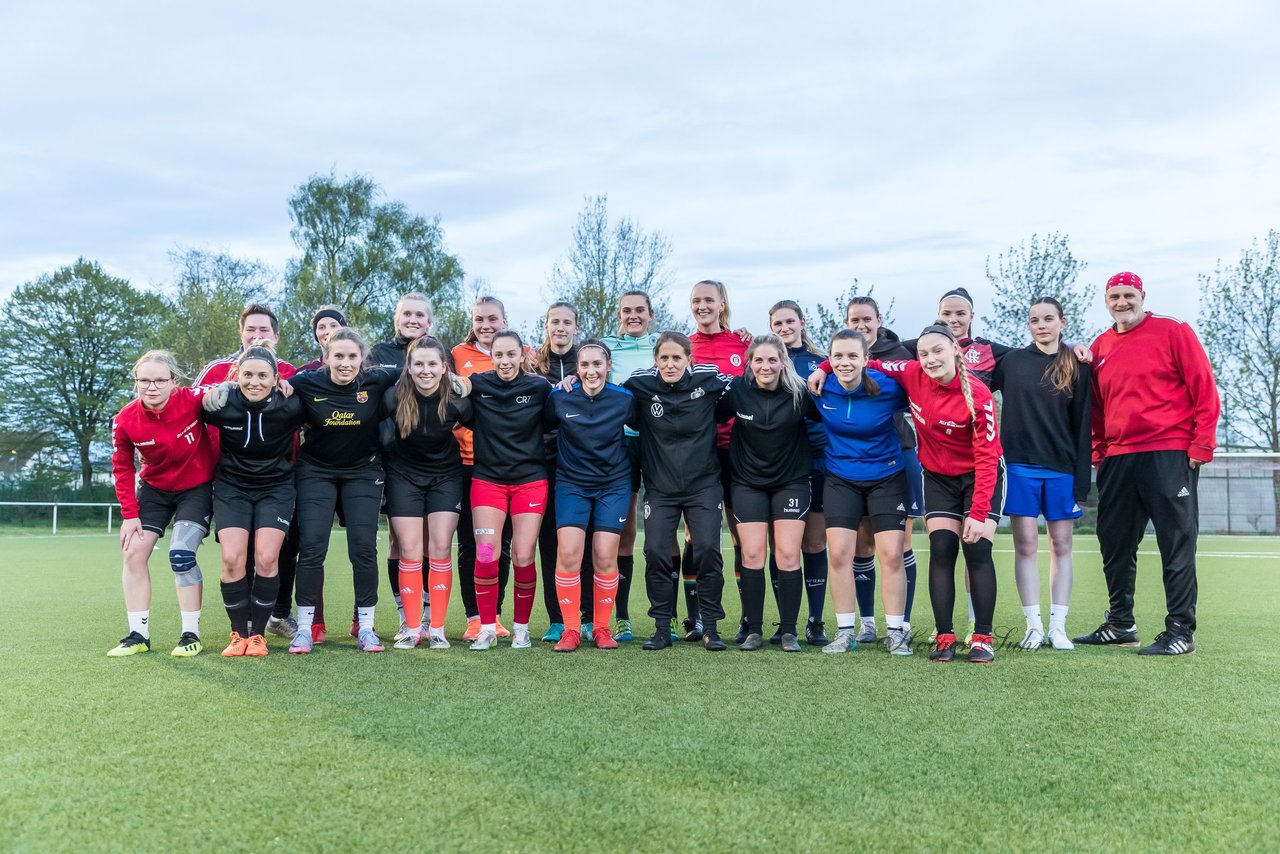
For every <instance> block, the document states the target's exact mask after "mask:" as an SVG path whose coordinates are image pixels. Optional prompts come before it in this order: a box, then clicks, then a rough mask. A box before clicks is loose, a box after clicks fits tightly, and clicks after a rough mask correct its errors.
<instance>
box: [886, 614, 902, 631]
mask: <svg viewBox="0 0 1280 854" xmlns="http://www.w3.org/2000/svg"><path fill="white" fill-rule="evenodd" d="M884 624H885V626H886V627H888V628H890V629H900V628H902V615H901V614H885V615H884Z"/></svg>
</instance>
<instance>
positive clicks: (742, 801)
mask: <svg viewBox="0 0 1280 854" xmlns="http://www.w3.org/2000/svg"><path fill="white" fill-rule="evenodd" d="M342 546H343V544H342V542H341V535H338V536H336V537H335V542H334V550H333V551H332V552H331V559H330V564H329V566H330V570H329V581H328V586H327V591H326V593H327V596H328V600H329V609H330V610H331V612H332V614H334V615H335V616H336V615H342V614H344V613H349V608H350V606H351V589H350V580H349V575H348V574H346V573H345V572H343V570H342V569H341V566H342V564H341V562H340V560H339V559H338V556H340V555H343V554H344V553H345V551H344V549H343V547H342ZM384 546H385V541H384ZM1149 547H1154V544H1153V543H1152V544H1149ZM998 548H1003V549H1008V548H1009V543H1008V540H1007V539H1003V540H1002V541H1001V543H1000V544H999V545H998ZM0 552H2V553H3V555H4V559H3V560H2V561H0V585H2V589H3V596H0V651H3V658H2V659H0V662H2V663H0V667H2V668H3V678H2V679H0V698H2V699H3V701H4V714H3V717H2V718H0V742H2V743H3V744H4V746H5V751H4V758H3V767H2V769H0V771H2V772H3V773H0V849H4V850H30V851H45V850H50V849H58V850H68V849H80V850H94V851H96V850H119V851H175V850H200V851H205V850H210V851H212V850H217V851H266V850H270V849H272V848H275V847H277V846H280V845H287V846H289V847H290V848H297V849H299V850H315V851H333V850H354V849H363V850H395V849H404V850H409V849H417V848H422V849H425V850H441V851H452V850H513V851H514V850H526V851H527V850H536V851H546V850H569V849H579V850H581V849H587V848H596V849H604V850H623V849H639V850H677V849H683V850H690V849H692V850H707V851H723V850H729V849H738V850H824V851H834V850H838V849H843V850H889V849H928V850H941V849H950V850H977V849H987V850H991V849H996V850H1000V849H1006V850H1007V849H1013V850H1030V849H1036V850H1101V849H1108V850H1124V849H1128V850H1142V851H1146V850H1175V849H1176V850H1179V851H1189V850H1191V851H1193V850H1203V849H1210V848H1214V849H1228V848H1234V849H1242V850H1262V849H1272V850H1274V849H1275V848H1276V847H1277V845H1278V844H1280V819H1278V818H1277V811H1276V804H1277V803H1280V748H1278V747H1277V733H1280V727H1278V726H1277V725H1278V724H1280V715H1278V714H1277V709H1278V706H1280V702H1278V701H1280V690H1278V688H1280V680H1278V679H1277V677H1276V668H1277V656H1276V652H1275V649H1276V647H1275V643H1274V631H1275V626H1276V622H1275V613H1276V605H1277V603H1280V541H1277V540H1276V539H1226V538H1204V539H1203V540H1202V542H1201V552H1202V560H1201V564H1200V610H1199V620H1200V625H1201V629H1200V631H1199V633H1198V635H1197V638H1196V640H1197V645H1198V646H1199V651H1198V652H1197V653H1196V654H1195V655H1192V656H1184V657H1181V658H1175V659H1144V658H1139V657H1138V656H1136V655H1135V654H1134V652H1133V650H1119V649H1102V650H1090V649H1081V650H1077V651H1076V652H1074V653H1055V652H1053V651H1040V652H1034V653H1030V652H1022V651H1019V650H1017V649H1002V650H1000V651H999V653H998V656H999V657H998V660H997V662H996V664H995V665H994V666H992V667H985V668H981V667H973V666H970V665H966V664H962V663H956V664H953V665H949V666H943V665H936V664H931V663H930V662H929V661H927V660H926V658H925V656H924V655H922V654H917V655H916V656H914V657H913V658H910V659H897V658H891V657H890V656H889V655H887V654H886V653H885V652H884V651H883V648H882V647H880V646H878V645H877V646H876V647H875V648H865V647H864V648H861V649H859V650H858V651H857V652H855V653H852V654H849V655H845V656H838V657H830V656H825V655H822V654H820V653H819V652H818V651H817V649H815V648H806V651H805V652H804V653H803V654H801V655H784V654H782V653H779V652H777V651H776V650H774V649H769V650H766V651H762V652H759V653H756V654H753V655H746V654H743V653H741V652H738V651H736V650H732V649H731V650H730V651H729V652H726V653H723V654H720V655H712V654H710V653H707V652H705V651H703V650H702V649H701V647H700V646H693V645H681V646H680V647H678V648H676V649H673V650H668V651H665V652H662V653H644V652H642V651H641V650H640V649H639V645H638V643H637V644H631V645H624V648H623V649H621V650H619V651H617V652H616V653H604V652H599V651H596V650H594V649H584V650H582V651H580V652H578V653H577V654H574V655H555V654H553V653H552V652H550V650H549V649H548V648H547V647H546V646H542V647H541V648H535V649H533V650H530V651H527V652H517V651H513V650H511V649H509V648H506V647H503V648H501V649H499V650H497V651H492V652H489V653H487V654H485V655H479V654H476V653H471V652H469V651H468V650H467V649H466V647H465V645H462V644H455V646H454V648H453V649H451V650H448V651H446V652H431V651H429V650H427V649H425V648H422V649H419V650H415V651H412V652H400V651H392V650H390V649H389V650H388V652H387V653H385V654H382V655H362V654H360V653H357V652H356V651H355V649H354V647H353V645H352V641H351V639H350V638H348V637H346V636H345V631H344V627H343V622H344V621H343V620H341V619H335V618H331V628H332V629H333V630H334V631H333V634H332V635H331V637H334V640H332V641H331V642H330V643H329V644H327V645H325V646H324V647H321V648H319V649H318V650H317V652H316V653H314V654H313V655H311V656H308V657H306V658H294V657H291V656H288V655H286V654H284V644H283V642H282V641H279V640H278V639H274V638H273V639H272V640H271V650H272V652H271V655H270V656H269V657H268V658H266V659H263V660H249V659H234V660H224V659H222V658H220V657H219V656H218V654H217V653H218V651H219V650H220V649H221V647H222V645H223V639H224V638H225V636H226V632H227V630H228V624H227V618H226V614H225V612H223V611H222V608H221V601H220V599H219V596H218V592H217V585H216V583H214V584H209V585H207V586H206V593H205V610H204V621H203V632H204V637H205V642H206V644H207V649H206V652H205V653H204V654H202V655H201V656H199V657H198V658H195V659H189V660H186V659H174V658H171V657H169V656H168V654H167V651H168V649H169V648H170V647H171V646H172V644H173V642H174V641H175V640H176V638H177V634H178V614H177V606H176V602H175V598H174V593H173V587H172V584H171V583H170V581H169V578H168V576H169V572H168V569H167V568H166V566H165V561H164V560H163V555H162V554H157V556H156V558H155V559H154V560H153V571H152V577H153V580H154V582H155V589H156V601H155V603H154V604H153V607H152V623H153V630H152V637H153V640H154V641H155V645H156V651H154V652H152V653H151V654H149V655H144V656H140V657H134V658H126V659H108V658H106V657H105V655H104V653H105V651H106V650H107V648H108V647H110V646H112V645H113V644H114V643H115V642H116V641H117V640H118V639H119V638H120V637H121V636H122V635H123V634H124V631H125V630H124V613H123V604H122V601H121V595H120V589H119V570H118V565H119V558H118V550H117V547H116V540H115V538H114V537H111V536H107V535H104V534H92V535H59V536H58V537H48V536H43V537H35V536H26V537H22V536H10V537H4V538H0ZM1077 555H1078V559H1077V583H1076V592H1075V596H1074V600H1073V602H1072V605H1073V608H1072V613H1071V618H1070V621H1069V625H1068V629H1069V631H1070V632H1071V633H1072V634H1076V633H1080V632H1083V631H1086V630H1088V629H1092V628H1093V627H1094V626H1095V625H1096V624H1097V622H1098V621H1099V619H1100V617H1101V614H1102V610H1103V608H1104V607H1105V593H1104V587H1103V584H1102V579H1101V571H1100V568H1099V560H1098V558H1097V548H1096V543H1095V542H1094V541H1093V539H1092V537H1081V538H1080V539H1079V540H1078V541H1077ZM1011 563H1012V555H1011V554H1009V553H1008V552H1007V551H1006V552H1004V553H1001V554H998V555H997V566H998V568H999V571H1000V583H1001V591H1000V605H999V608H998V611H997V620H996V623H997V627H1004V628H1005V629H1006V630H1008V631H1010V632H1012V633H1013V634H1014V640H1016V639H1018V638H1020V637H1021V627H1022V615H1021V612H1020V611H1019V608H1018V600H1017V596H1016V593H1015V590H1014V586H1013V581H1012V568H1011ZM202 564H204V565H205V567H206V575H209V576H212V577H214V578H216V571H212V570H211V569H210V568H211V567H213V566H214V565H215V564H216V551H215V549H214V548H211V547H210V546H208V545H206V547H205V549H204V550H203V551H202ZM1159 574H1160V570H1159V563H1158V559H1157V558H1156V557H1155V556H1154V555H1144V556H1143V557H1142V559H1141V568H1140V575H1139V590H1138V595H1139V602H1138V625H1139V629H1140V630H1141V632H1142V636H1143V639H1144V640H1147V639H1149V638H1151V637H1153V636H1154V635H1155V633H1156V632H1157V631H1158V630H1160V629H1161V628H1163V624H1162V617H1163V613H1164V609H1163V593H1162V591H1161V586H1160V581H1159ZM922 579H923V575H922ZM384 585H385V582H384ZM1046 590H1047V586H1046ZM726 593H727V594H728V599H729V600H732V599H733V595H732V585H731V584H730V585H729V586H728V587H727V589H726ZM539 595H540V594H539ZM455 596H456V594H455ZM643 598H644V592H643V585H636V588H635V589H634V590H633V596H632V601H633V613H634V614H637V615H643V613H644V605H642V604H641V602H642V600H643ZM540 601H541V600H539V603H540ZM508 607H509V606H508ZM728 610H729V611H730V615H731V618H732V617H736V616H737V610H738V609H737V605H736V602H730V604H729V608H728ZM540 611H541V606H540V604H539V606H538V607H537V608H536V609H535V618H534V623H533V627H534V629H535V631H537V632H538V634H539V635H540V634H541V631H542V629H543V628H545V617H544V616H541V615H540V614H539V612H540ZM829 613H830V609H829V608H828V614H829ZM962 616H963V615H962ZM1046 616H1047V611H1046ZM461 617H462V615H461V612H460V608H459V607H458V605H457V602H456V599H455V606H454V608H453V610H452V613H451V614H450V631H449V634H450V636H451V637H456V636H457V635H458V634H460V632H461V628H462V620H461ZM931 622H932V621H931V620H930V619H929V607H928V597H927V587H926V586H925V585H922V586H921V590H920V593H919V594H918V596H917V601H916V619H915V621H914V626H915V628H916V631H917V634H918V635H927V634H928V631H929V629H930V627H931ZM637 623H638V627H639V628H641V629H642V630H644V631H645V633H646V634H647V632H648V630H649V629H650V624H649V622H648V621H647V620H646V619H644V618H643V617H641V619H639V620H638V621H637ZM378 626H379V630H380V631H381V633H382V634H383V636H384V638H389V636H390V634H391V632H392V631H394V628H395V612H394V609H393V608H391V607H389V606H388V607H382V608H380V616H379V619H378ZM881 630H882V631H883V623H881ZM335 636H336V637H335Z"/></svg>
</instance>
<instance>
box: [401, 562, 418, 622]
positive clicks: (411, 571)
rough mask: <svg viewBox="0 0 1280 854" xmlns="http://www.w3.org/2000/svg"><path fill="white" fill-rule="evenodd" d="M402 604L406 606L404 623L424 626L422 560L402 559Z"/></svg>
mask: <svg viewBox="0 0 1280 854" xmlns="http://www.w3.org/2000/svg"><path fill="white" fill-rule="evenodd" d="M399 569H400V604H401V606H403V608H404V624H405V625H406V626H408V627H409V628H411V629H420V628H422V561H420V560H405V559H404V558H401V559H400V565H399Z"/></svg>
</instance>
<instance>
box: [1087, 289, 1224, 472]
mask: <svg viewBox="0 0 1280 854" xmlns="http://www.w3.org/2000/svg"><path fill="white" fill-rule="evenodd" d="M1089 349H1090V350H1092V351H1093V464H1094V465H1095V466H1096V465H1098V463H1100V462H1102V460H1103V458H1104V457H1114V456H1119V455H1121V454H1136V453H1140V452H1142V451H1185V452H1186V453H1187V454H1188V456H1190V457H1191V458H1192V459H1196V460H1202V461H1204V462H1209V461H1210V460H1212V459H1213V450H1214V448H1215V447H1217V430H1218V415H1219V414H1220V409H1221V406H1220V403H1219V401H1218V387H1217V385H1216V384H1215V383H1214V381H1213V369H1212V368H1210V367H1209V357H1208V356H1207V355H1206V354H1205V352H1204V347H1203V346H1202V345H1201V344H1200V339H1198V338H1197V337H1196V334H1195V332H1193V331H1192V329H1191V327H1190V326H1188V325H1187V324H1185V323H1183V322H1182V321H1180V320H1176V319H1174V318H1172V317H1164V316H1163V315H1159V314H1152V313H1150V312H1147V317H1146V319H1145V320H1143V321H1142V322H1141V323H1139V324H1138V325H1137V326H1135V327H1134V328H1132V329H1130V330H1129V331H1128V332H1117V331H1116V330H1115V327H1112V328H1111V329H1108V330H1107V331H1106V332H1103V333H1102V334H1101V335H1099V336H1098V338H1097V340H1095V341H1094V342H1093V344H1092V345H1090V347H1089Z"/></svg>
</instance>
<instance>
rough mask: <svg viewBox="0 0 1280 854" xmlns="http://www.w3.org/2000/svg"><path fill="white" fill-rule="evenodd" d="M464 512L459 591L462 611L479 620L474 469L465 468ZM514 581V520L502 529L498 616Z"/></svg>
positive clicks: (460, 525) (460, 516) (460, 527)
mask: <svg viewBox="0 0 1280 854" xmlns="http://www.w3.org/2000/svg"><path fill="white" fill-rule="evenodd" d="M462 470H463V475H462V510H461V511H460V512H459V513H458V587H459V589H460V592H461V593H462V610H463V612H464V613H465V615H466V617H467V619H471V618H472V617H476V616H479V614H480V608H479V606H478V605H476V525H475V522H474V521H472V518H471V475H472V466H463V467H462ZM510 577H511V517H510V516H508V517H507V522H506V524H505V525H503V526H502V553H501V554H499V555H498V613H499V614H501V613H502V600H503V598H504V597H505V596H506V593H507V579H509V578H510Z"/></svg>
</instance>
